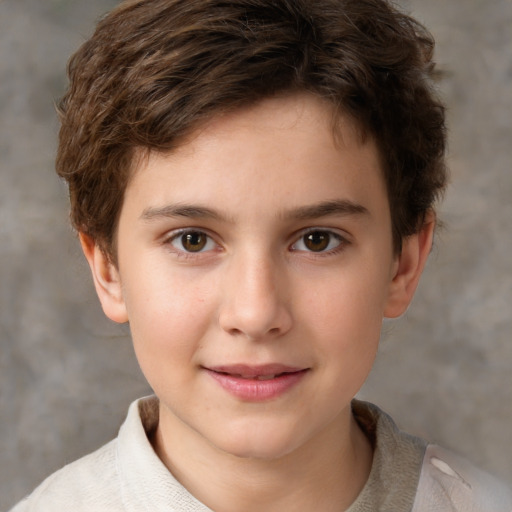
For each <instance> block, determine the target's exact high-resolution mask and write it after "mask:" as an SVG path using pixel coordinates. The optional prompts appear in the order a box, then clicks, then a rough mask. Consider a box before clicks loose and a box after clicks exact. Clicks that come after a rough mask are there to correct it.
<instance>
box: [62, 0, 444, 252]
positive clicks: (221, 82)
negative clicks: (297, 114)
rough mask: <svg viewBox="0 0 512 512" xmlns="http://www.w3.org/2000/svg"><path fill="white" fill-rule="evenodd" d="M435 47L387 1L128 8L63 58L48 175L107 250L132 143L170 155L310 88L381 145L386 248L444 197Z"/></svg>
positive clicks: (148, 1)
mask: <svg viewBox="0 0 512 512" xmlns="http://www.w3.org/2000/svg"><path fill="white" fill-rule="evenodd" d="M433 48H434V41H433V39H432V37H431V35H430V34H429V33H428V32H427V31H426V30H425V29H424V27H422V26H421V25H420V24H419V23H418V22H416V21H415V20H414V19H412V18H411V17H409V16H407V15H406V14H404V13H402V12H400V11H398V10H397V9H396V8H394V7H393V6H392V5H391V4H390V3H389V2H387V1H385V0H135V1H134V0H131V1H126V2H122V3H121V4H120V5H119V6H118V7H117V8H116V9H114V10H113V11H112V12H111V13H110V14H108V15H107V16H105V17H104V18H103V19H102V20H100V22H99V23H98V26H97V28H96V31H95V33H94V35H93V36H92V37H91V38H90V39H89V40H87V41H86V42H85V43H84V44H83V45H82V47H81V48H80V49H79V50H78V51H77V52H76V53H75V54H74V55H73V56H72V58H71V60H70V62H69V67H68V72H69V79H70V84H69V88H68V90H67V92H66V94H65V95H64V97H63V98H62V100H61V102H60V105H59V112H60V117H61V123H62V125H61V130H60V144H59V149H58V155H57V172H58V174H59V175H60V176H61V177H63V178H64V179H65V180H66V181H67V182H68V185H69V192H70V199H71V217H72V222H73V225H74V226H75V228H76V229H77V230H78V231H81V232H84V233H86V234H88V235H89V236H91V237H92V238H94V239H95V240H96V242H97V243H98V244H100V246H101V247H102V248H103V250H104V251H105V252H106V253H107V254H109V255H110V256H113V257H114V259H115V255H113V254H112V249H113V246H112V243H113V240H114V238H115V231H116V226H117V220H118V216H119V213H120V210H121V207H122V203H123V196H124V191H125V188H126V186H127V183H128V180H129V178H130V169H131V167H132V160H133V156H134V154H135V151H136V150H137V149H138V148H145V149H148V150H158V151H170V150H172V149H173V148H174V147H176V145H177V144H178V143H179V142H180V140H183V137H184V136H185V135H187V134H188V133H190V131H191V130H193V129H194V128H195V127H197V126H198V124H200V123H201V122H204V121H206V120H207V119H209V118H211V117H212V116H215V115H218V114H219V113H222V112H225V111H229V110H233V109H236V108H240V107H243V106H246V105H250V104H254V103H255V102H257V101H259V100H261V99H263V98H265V97H269V96H273V95H276V94H281V93H287V92H295V91H308V92H310V93H313V94H316V95H319V96H320V97H322V98H324V99H326V100H328V101H329V102H331V104H332V105H333V112H338V113H340V112H341V113H343V114H345V115H349V116H350V117H351V118H352V119H353V120H354V121H355V122H356V124H357V126H358V127H359V128H360V130H361V133H362V134H363V136H368V135H369V136H371V137H373V138H374V139H375V141H376V142H377V144H378V147H379V150H380V153H381V158H382V163H383V172H384V175H385V179H386V183H387V189H388V197H389V203H390V209H391V218H392V226H393V240H394V245H395V249H396V250H399V248H400V246H401V241H402V239H403V237H406V236H408V235H411V234H413V233H414V232H416V231H417V230H418V229H419V227H420V226H421V223H422V222H423V219H424V216H425V213H426V212H427V211H428V210H429V209H432V208H433V204H434V202H435V200H436V199H437V197H438V196H439V194H440V193H441V192H442V191H443V189H444V187H445V183H446V169H445V163H444V152H445V142H446V133H445V122H444V107H443V105H442V104H441V102H440V101H439V100H438V98H437V97H436V94H435V92H434V89H433V85H432V83H433V80H432V78H433V74H434V64H433V62H432V55H433Z"/></svg>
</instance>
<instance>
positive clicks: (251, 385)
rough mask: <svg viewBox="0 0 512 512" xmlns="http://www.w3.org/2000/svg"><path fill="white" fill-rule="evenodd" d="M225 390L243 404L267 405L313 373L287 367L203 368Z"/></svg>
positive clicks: (267, 365)
mask: <svg viewBox="0 0 512 512" xmlns="http://www.w3.org/2000/svg"><path fill="white" fill-rule="evenodd" d="M203 369H204V370H205V371H206V372H207V373H208V375H210V376H211V377H212V378H213V379H214V380H215V381H216V382H217V383H218V384H219V385H220V386H221V387H222V388H223V389H224V390H225V391H227V392H228V393H230V394H232V395H234V396H235V397H236V398H239V399H240V400H243V401H248V402H263V401H266V400H272V399H275V398H278V397H279V396H282V395H284V394H285V393H286V392H287V391H289V390H290V389H291V388H293V387H295V386H296V385H297V384H299V383H300V381H301V380H302V379H303V378H304V376H305V375H306V373H307V372H308V371H309V369H308V368H297V367H293V366H287V365H283V364H266V365H257V366H253V365H246V364H236V365H228V366H214V367H203Z"/></svg>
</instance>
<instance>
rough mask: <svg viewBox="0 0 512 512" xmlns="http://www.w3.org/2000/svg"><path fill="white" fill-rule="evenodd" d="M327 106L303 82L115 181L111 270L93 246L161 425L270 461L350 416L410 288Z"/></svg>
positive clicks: (364, 160) (359, 161)
mask: <svg viewBox="0 0 512 512" xmlns="http://www.w3.org/2000/svg"><path fill="white" fill-rule="evenodd" d="M330 120H331V112H330V110H329V106H328V105H326V104H324V103H322V102H321V101H320V100H319V99H316V98H314V97H311V96H306V95H297V96H291V97H286V98H279V99H271V100H266V101H264V102H262V103H260V104H258V105H257V106H255V107H252V108H250V109H247V110H241V111H238V112H235V113H232V114H229V115H226V116H224V117H221V118H218V119H215V120H214V121H213V122H211V123H209V124H208V125H206V126H204V127H203V128H202V129H201V130H200V131H197V132H196V133H195V134H194V136H193V137H191V138H190V139H189V140H188V142H187V143H186V144H184V145H183V146H182V147H181V148H180V149H178V150H176V151H174V152H173V153H171V154H157V153H152V154H150V155H149V157H148V158H145V159H144V158H143V159H141V160H140V163H139V165H138V167H137V168H136V169H135V171H134V174H133V177H132V179H131V181H130V183H129V185H128V187H127V190H126V193H125V199H124V205H123V208H122V211H121V214H120V219H119V227H118V233H117V235H118V236H117V248H118V259H117V267H116V268H114V267H112V266H111V265H109V264H108V262H107V261H106V260H104V261H103V262H102V261H101V253H100V252H99V250H98V249H97V248H96V252H95V254H96V256H93V255H92V254H93V253H94V251H93V250H92V249H90V250H89V255H88V258H89V261H90V262H91V265H92V266H93V272H94V273H95V274H96V286H97V289H98V293H99V294H100V298H101V300H102V303H103V307H104V310H105V312H106V313H107V315H108V316H110V317H111V318H112V319H113V320H116V321H119V322H122V321H129V323H130V328H131V332H132V336H133V342H134V346H135V351H136V354H137V357H138V360H139V363H140V366H141V368H142V371H143V372H144V374H145V376H146V378H147V380H148V381H149V383H150V385H151V386H152V387H153V389H154V391H155V393H156V394H157V395H158V396H159V398H160V401H161V419H160V426H159V429H160V433H161V435H162V437H163V438H164V439H165V438H166V436H168V437H171V436H176V432H177V431H178V432H180V435H183V436H185V437H188V438H194V439H196V440H200V441H201V442H204V443H206V444H207V445H208V446H211V447H213V448H214V449H215V450H218V451H220V452H222V453H228V454H234V455H237V456H241V457H256V458H276V457H280V456H283V455H285V454H288V453H291V452H293V451H294V450H299V449H300V448H301V447H303V446H305V445H306V444H308V443H311V442H313V441H314V440H315V439H318V438H320V437H321V436H322V435H323V434H324V433H325V432H326V431H327V430H329V429H332V428H339V427H341V425H346V424H347V418H349V417H350V401H351V399H352V398H353V397H354V395H355V394H356V393H357V391H358V390H359V388H360V387H361V385H362V384H363V382H364V380H365V379H366V377H367V375H368V373H369V371H370V368H371V366H372V362H373V360H374V357H375V354H376V350H377V345H378V340H379V335H380V329H381V322H382V318H383V316H396V315H398V314H401V312H402V311H403V309H404V308H405V307H406V305H407V303H408V301H409V300H410V295H412V294H411V293H410V294H409V295H407V294H406V293H405V291H404V290H403V289H404V283H403V279H402V277H403V274H405V273H406V272H405V271H402V266H403V265H402V263H401V258H400V257H396V256H395V255H394V253H393V249H392V236H391V220H390V214H389V204H388V199H387V196H386V189H385V185H384V181H383V176H382V173H381V169H380V165H379V158H378V153H377V149H376V146H375V144H374V143H373V142H372V140H368V141H367V142H365V143H364V144H362V143H360V141H359V140H358V139H357V137H356V135H355V134H354V131H353V129H352V128H353V127H352V126H351V124H350V122H349V121H345V122H342V123H341V133H340V135H341V136H340V137H339V139H338V138H337V141H336V142H335V141H334V139H333V136H332V130H331V124H330ZM86 245H87V244H85V245H84V247H85V246H86ZM405 246H406V247H407V244H405ZM415 247H416V246H415ZM85 250H86V255H87V254H88V249H87V247H85ZM94 258H96V263H94ZM409 266H410V265H409ZM405 267H407V265H405ZM405 267H404V268H405Z"/></svg>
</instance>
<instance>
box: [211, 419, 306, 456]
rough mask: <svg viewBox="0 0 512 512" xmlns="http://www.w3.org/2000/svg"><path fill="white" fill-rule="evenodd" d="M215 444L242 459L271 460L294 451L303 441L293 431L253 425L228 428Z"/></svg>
mask: <svg viewBox="0 0 512 512" xmlns="http://www.w3.org/2000/svg"><path fill="white" fill-rule="evenodd" d="M210 440H211V441H213V444H214V445H215V446H216V447H217V448H218V449H220V450H221V451H223V452H225V453H228V454H230V455H232V456H233V457H237V458H241V459H253V460H261V461H264V460H266V461H270V460H275V459H280V458H282V457H284V456H286V455H288V454H289V453H291V452H292V451H294V450H295V449H296V448H297V447H298V446H299V445H300V444H301V443H300V441H299V442H297V441H296V440H295V435H293V434H292V433H291V432H289V431H288V432H283V431H280V429H278V428H269V427H268V426H267V427H266V428H265V427H263V426H260V428H258V426H256V425H252V426H251V427H250V428H246V429H240V428H239V427H238V428H237V429H236V430H231V431H230V430H229V429H226V430H225V431H224V433H223V435H222V437H221V438H220V439H217V442H215V441H214V440H213V439H210ZM294 441H295V442H294Z"/></svg>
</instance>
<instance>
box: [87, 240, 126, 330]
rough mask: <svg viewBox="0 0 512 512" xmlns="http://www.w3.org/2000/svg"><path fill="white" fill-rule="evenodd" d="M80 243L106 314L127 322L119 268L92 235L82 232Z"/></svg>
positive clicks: (112, 318)
mask: <svg viewBox="0 0 512 512" xmlns="http://www.w3.org/2000/svg"><path fill="white" fill-rule="evenodd" d="M80 244H81V245H82V250H83V252H84V255H85V258H86V259H87V262H88V263H89V267H90V268H91V272H92V278H93V281H94V287H95V288H96V293H97V294H98V298H99V299H100V302H101V306H102V307H103V311H104V313H105V315H106V316H107V317H108V318H110V320H113V321H114V322H117V323H125V322H127V321H128V315H127V312H126V305H125V302H124V297H123V290H122V286H121V280H120V276H119V271H118V269H117V268H116V266H115V265H114V264H113V263H112V262H111V260H110V258H109V257H108V256H107V255H106V254H105V253H104V252H103V251H102V250H101V248H100V247H99V246H98V244H97V243H96V242H95V241H94V240H93V239H92V238H91V237H90V236H88V235H86V234H84V233H80Z"/></svg>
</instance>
